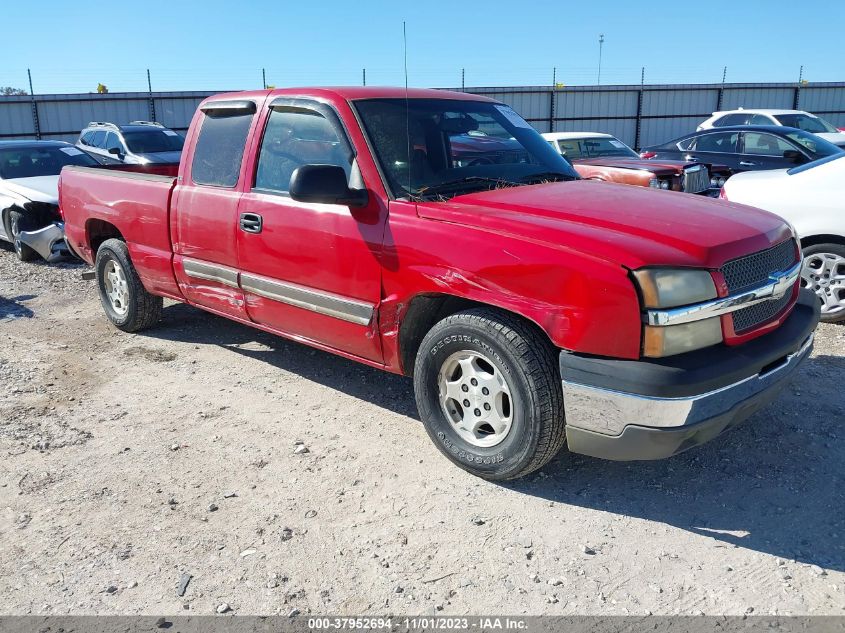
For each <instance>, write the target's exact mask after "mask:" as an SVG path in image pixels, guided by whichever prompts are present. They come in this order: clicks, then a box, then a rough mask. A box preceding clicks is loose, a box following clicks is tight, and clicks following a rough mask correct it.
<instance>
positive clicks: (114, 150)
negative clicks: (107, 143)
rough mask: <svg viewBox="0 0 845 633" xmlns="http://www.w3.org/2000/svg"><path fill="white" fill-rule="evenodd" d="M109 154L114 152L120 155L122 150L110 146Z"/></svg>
mask: <svg viewBox="0 0 845 633" xmlns="http://www.w3.org/2000/svg"><path fill="white" fill-rule="evenodd" d="M108 152H109V154H114V155H115V156H120V155H121V154H122V153H123V152H121V151H120V148H119V147H110V148H109V149H108Z"/></svg>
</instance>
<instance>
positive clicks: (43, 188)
mask: <svg viewBox="0 0 845 633" xmlns="http://www.w3.org/2000/svg"><path fill="white" fill-rule="evenodd" d="M0 189H5V190H6V191H9V192H11V193H13V194H16V195H18V196H22V197H24V198H26V199H27V200H31V201H32V202H46V203H48V204H58V203H59V177H58V176H33V177H32V178H13V179H11V180H0Z"/></svg>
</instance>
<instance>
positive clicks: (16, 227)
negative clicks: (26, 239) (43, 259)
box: [6, 209, 40, 262]
mask: <svg viewBox="0 0 845 633" xmlns="http://www.w3.org/2000/svg"><path fill="white" fill-rule="evenodd" d="M33 228H34V227H31V226H29V221H28V218H27V217H26V215H25V214H23V213H21V212H20V211H18V210H17V209H12V210H11V211H9V213H8V221H7V222H6V235H8V236H9V241H11V242H12V246H13V247H14V249H15V255H17V256H18V259H19V260H21V261H22V262H31V261H34V260H36V259H38V258H39V257H40V255H39V254H38V253H37V252H36V251H34V250H33V249H31V248H30V247H29V246H27V245H26V244H24V243H22V242H21V241H20V240H19V239H18V233H20V232H21V231H31V230H32V229H33Z"/></svg>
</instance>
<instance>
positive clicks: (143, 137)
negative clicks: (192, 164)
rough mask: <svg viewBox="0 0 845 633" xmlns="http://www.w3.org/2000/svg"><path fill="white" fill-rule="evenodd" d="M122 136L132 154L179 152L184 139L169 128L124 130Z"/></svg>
mask: <svg viewBox="0 0 845 633" xmlns="http://www.w3.org/2000/svg"><path fill="white" fill-rule="evenodd" d="M123 138H124V139H125V140H126V145H128V146H129V151H130V152H132V153H134V154H155V153H157V152H179V151H182V145H184V144H185V139H184V138H182V137H181V136H179V135H178V134H177V133H176V132H171V131H170V130H167V131H165V130H141V131H139V132H128V131H127V132H124V133H123Z"/></svg>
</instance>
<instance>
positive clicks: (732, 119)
mask: <svg viewBox="0 0 845 633" xmlns="http://www.w3.org/2000/svg"><path fill="white" fill-rule="evenodd" d="M750 118H751V115H749V114H744V113H742V112H735V113H734V114H726V115H725V116H723V117H722V118H721V119H716V120H715V121H714V122H713V127H727V126H728V125H748V119H750Z"/></svg>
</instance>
